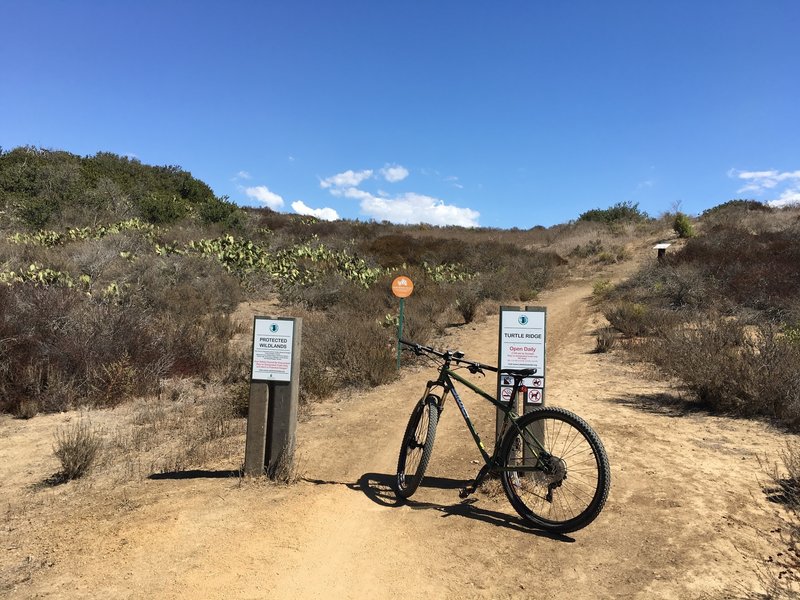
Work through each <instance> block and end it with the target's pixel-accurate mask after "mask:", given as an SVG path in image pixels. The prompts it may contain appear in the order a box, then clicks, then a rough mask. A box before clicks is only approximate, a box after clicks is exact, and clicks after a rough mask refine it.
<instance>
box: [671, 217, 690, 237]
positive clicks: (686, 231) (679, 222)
mask: <svg viewBox="0 0 800 600" xmlns="http://www.w3.org/2000/svg"><path fill="white" fill-rule="evenodd" d="M672 228H673V229H674V230H675V233H677V234H678V237H681V238H690V237H694V225H692V221H691V220H690V219H689V217H688V216H686V215H685V214H683V213H681V212H679V213H678V214H676V215H675V219H674V220H673V221H672Z"/></svg>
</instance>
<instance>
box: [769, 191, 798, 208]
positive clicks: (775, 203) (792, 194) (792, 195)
mask: <svg viewBox="0 0 800 600" xmlns="http://www.w3.org/2000/svg"><path fill="white" fill-rule="evenodd" d="M767 204H768V205H769V206H772V207H773V208H783V207H785V206H794V205H795V204H800V187H796V188H794V189H788V190H786V191H785V192H783V193H782V194H781V196H780V198H778V199H777V200H770V201H769V202H767Z"/></svg>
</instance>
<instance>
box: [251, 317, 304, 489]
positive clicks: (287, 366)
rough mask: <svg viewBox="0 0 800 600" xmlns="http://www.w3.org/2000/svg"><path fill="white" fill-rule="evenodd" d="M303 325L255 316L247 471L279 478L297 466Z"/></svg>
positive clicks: (255, 474)
mask: <svg viewBox="0 0 800 600" xmlns="http://www.w3.org/2000/svg"><path fill="white" fill-rule="evenodd" d="M302 326H303V320H302V319H300V318H283V317H278V318H275V319H272V318H269V317H255V319H254V323H253V353H252V364H251V375H250V405H249V408H248V412H247V439H246V442H245V457H244V470H245V473H246V474H247V475H253V476H257V475H263V474H264V473H266V474H267V475H268V476H269V477H271V478H273V479H274V478H275V477H277V476H280V475H281V473H282V472H288V471H290V470H291V468H292V465H293V462H294V450H295V430H296V428H297V405H298V397H299V390H300V386H299V384H300V340H301V334H302Z"/></svg>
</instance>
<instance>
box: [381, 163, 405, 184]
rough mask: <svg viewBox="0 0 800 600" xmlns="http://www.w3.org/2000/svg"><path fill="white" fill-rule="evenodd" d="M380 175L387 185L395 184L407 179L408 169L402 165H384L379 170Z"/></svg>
mask: <svg viewBox="0 0 800 600" xmlns="http://www.w3.org/2000/svg"><path fill="white" fill-rule="evenodd" d="M381 175H383V178H384V179H385V180H386V181H388V182H389V183H397V182H398V181H403V179H405V178H406V177H408V169H406V168H405V167H404V166H402V165H389V164H386V165H384V167H383V168H382V169H381Z"/></svg>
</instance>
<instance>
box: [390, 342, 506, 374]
mask: <svg viewBox="0 0 800 600" xmlns="http://www.w3.org/2000/svg"><path fill="white" fill-rule="evenodd" d="M398 341H399V342H400V343H401V344H403V345H405V346H409V347H410V348H411V349H412V350H413V352H414V354H416V355H417V356H419V355H420V354H422V353H423V352H424V353H426V354H432V355H434V356H438V357H439V358H441V359H444V360H445V361H448V362H450V361H452V362H455V363H458V364H460V365H465V366H466V367H467V369H469V372H470V373H478V372H482V371H483V369H486V370H487V371H492V372H494V373H497V367H493V366H492V365H486V364H483V363H480V362H477V361H474V360H465V359H464V353H463V352H461V351H459V350H445V351H444V352H441V351H439V350H436V349H435V348H431V347H430V346H423V345H422V344H417V343H415V342H410V341H408V340H404V339H402V338H400V339H399V340H398Z"/></svg>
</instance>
